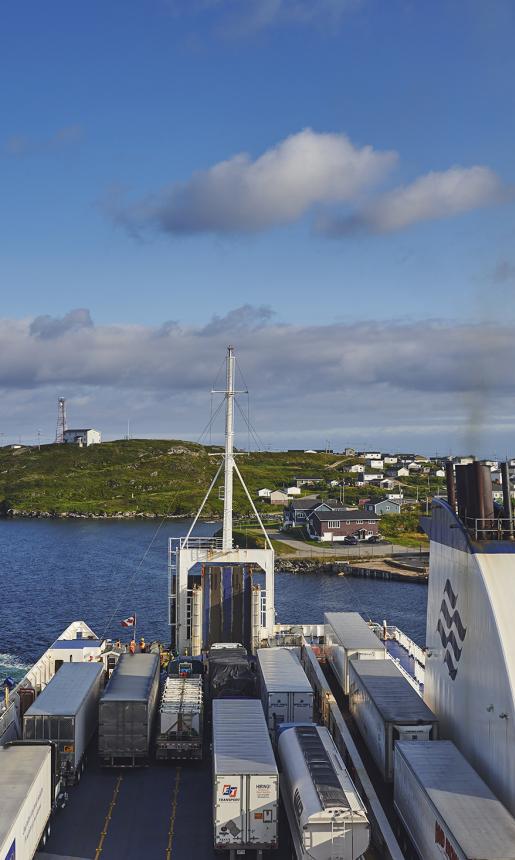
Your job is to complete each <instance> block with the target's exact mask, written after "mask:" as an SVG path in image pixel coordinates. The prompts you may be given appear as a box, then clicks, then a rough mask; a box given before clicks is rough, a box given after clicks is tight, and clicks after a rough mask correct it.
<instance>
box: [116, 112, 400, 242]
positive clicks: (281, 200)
mask: <svg viewBox="0 0 515 860" xmlns="http://www.w3.org/2000/svg"><path fill="white" fill-rule="evenodd" d="M396 161H397V155H396V153H395V152H379V151H377V150H374V149H373V147H372V146H363V147H357V146H355V145H354V144H353V143H352V142H351V141H350V140H349V138H348V137H347V136H346V135H344V134H319V133H317V132H315V131H312V129H309V128H308V129H305V130H304V131H301V132H299V133H298V134H294V135H291V136H290V137H288V138H286V139H285V140H283V141H281V142H280V143H279V144H277V146H274V147H272V148H271V149H269V150H267V151H266V152H264V153H263V155H261V156H259V158H257V159H255V160H254V161H253V160H252V159H251V158H250V156H249V155H248V154H246V153H241V154H239V155H235V156H233V157H232V158H230V159H228V160H227V161H221V162H219V163H218V164H215V165H214V166H213V167H211V168H209V169H208V170H203V171H199V172H197V173H195V174H193V176H192V177H191V178H190V179H189V180H188V181H187V182H184V183H175V184H174V185H172V186H171V187H170V188H168V189H165V190H164V191H162V192H161V193H160V194H158V195H156V196H154V197H150V198H147V199H146V200H142V201H140V202H137V203H135V204H131V205H125V206H122V205H120V204H119V203H116V202H113V201H111V204H110V214H111V215H112V216H113V217H114V218H115V219H116V220H117V221H118V222H119V223H122V224H124V225H125V226H126V227H127V228H128V229H130V230H132V231H136V232H138V231H139V230H141V229H143V228H144V227H148V226H153V227H154V228H157V229H159V230H161V231H163V232H165V233H170V234H177V233H201V232H213V233H253V232H258V231H261V230H265V229H267V228H270V227H274V226H276V225H279V224H289V223H292V222H294V221H297V220H298V219H299V218H301V217H302V216H303V215H304V214H305V213H307V212H309V211H310V210H311V209H312V208H313V207H314V206H316V205H318V204H327V203H346V202H349V201H352V200H353V199H355V198H356V196H357V195H359V194H360V193H361V192H362V191H363V190H364V189H365V188H367V187H368V186H370V185H373V184H377V183H378V182H380V181H381V180H382V179H383V178H384V177H385V176H386V174H387V173H388V172H389V171H390V169H391V168H392V167H393V166H394V165H395V163H396Z"/></svg>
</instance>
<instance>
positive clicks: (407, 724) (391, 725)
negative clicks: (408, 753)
mask: <svg viewBox="0 0 515 860" xmlns="http://www.w3.org/2000/svg"><path fill="white" fill-rule="evenodd" d="M349 710H350V712H351V714H352V716H353V718H354V722H355V723H356V725H357V727H358V729H359V731H360V734H361V736H362V738H363V740H364V741H365V743H366V745H367V747H368V749H369V752H370V753H371V755H372V758H373V759H374V761H375V763H376V764H377V766H378V768H379V770H380V771H381V776H382V777H383V779H384V780H386V782H391V781H392V779H393V748H394V744H395V741H398V740H401V741H402V740H406V741H420V740H421V741H429V740H431V741H434V740H436V739H437V737H438V718H437V717H436V716H435V715H434V714H433V712H432V710H431V709H430V708H429V707H428V706H427V705H426V704H425V702H424V700H423V699H422V698H421V696H419V694H418V693H417V691H416V690H415V689H414V688H413V687H412V686H411V684H410V682H409V681H408V680H407V678H405V677H404V675H403V674H402V672H401V671H400V669H399V668H398V667H397V666H396V665H395V663H394V662H393V660H390V659H386V660H351V661H350V664H349Z"/></svg>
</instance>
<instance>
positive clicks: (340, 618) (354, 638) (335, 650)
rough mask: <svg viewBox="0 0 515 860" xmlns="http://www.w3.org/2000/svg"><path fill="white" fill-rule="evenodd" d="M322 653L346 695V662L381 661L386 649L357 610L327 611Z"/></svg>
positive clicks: (347, 690)
mask: <svg viewBox="0 0 515 860" xmlns="http://www.w3.org/2000/svg"><path fill="white" fill-rule="evenodd" d="M324 635H325V654H326V657H327V660H328V662H329V664H330V666H331V669H332V670H333V672H334V674H335V675H336V677H337V679H338V681H339V682H340V685H341V687H342V690H343V692H344V693H345V695H348V694H349V662H350V660H351V659H355V660H384V659H385V657H386V649H385V647H384V645H383V643H382V642H381V641H380V640H379V639H378V637H377V636H376V635H375V633H374V632H373V631H372V630H371V629H370V627H369V626H368V624H367V623H366V621H364V620H363V618H362V617H361V615H360V614H359V612H326V613H325V615H324Z"/></svg>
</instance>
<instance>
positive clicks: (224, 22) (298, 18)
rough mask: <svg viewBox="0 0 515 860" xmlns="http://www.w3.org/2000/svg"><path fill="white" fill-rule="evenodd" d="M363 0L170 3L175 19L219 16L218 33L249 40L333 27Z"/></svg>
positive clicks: (182, 0) (178, 0) (189, 0)
mask: <svg viewBox="0 0 515 860" xmlns="http://www.w3.org/2000/svg"><path fill="white" fill-rule="evenodd" d="M361 2H362V0H169V7H170V8H171V10H172V11H173V12H174V13H175V14H176V15H185V14H187V15H192V14H193V15H199V14H203V15H206V14H208V13H214V14H215V15H216V20H217V25H216V27H215V29H216V32H218V33H219V34H222V35H225V36H246V35H250V34H252V33H256V32H258V31H261V30H265V29H268V28H269V27H272V26H277V25H281V24H292V23H293V24H300V25H302V24H304V25H305V24H311V23H313V22H317V23H320V24H322V25H324V24H329V25H332V26H334V25H335V24H337V23H339V22H340V21H341V19H342V17H343V16H344V15H345V14H346V13H348V12H350V11H352V10H353V9H355V8H357V7H358V6H359V5H361Z"/></svg>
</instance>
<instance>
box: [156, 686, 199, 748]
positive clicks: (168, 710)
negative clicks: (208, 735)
mask: <svg viewBox="0 0 515 860" xmlns="http://www.w3.org/2000/svg"><path fill="white" fill-rule="evenodd" d="M203 713H204V702H203V695H202V676H200V675H196V676H191V675H190V676H188V677H177V676H175V677H169V678H167V679H166V681H165V684H164V687H163V692H162V695H161V703H160V705H159V714H158V727H157V737H156V758H158V759H170V758H172V759H173V758H194V759H199V758H202V740H203Z"/></svg>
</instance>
